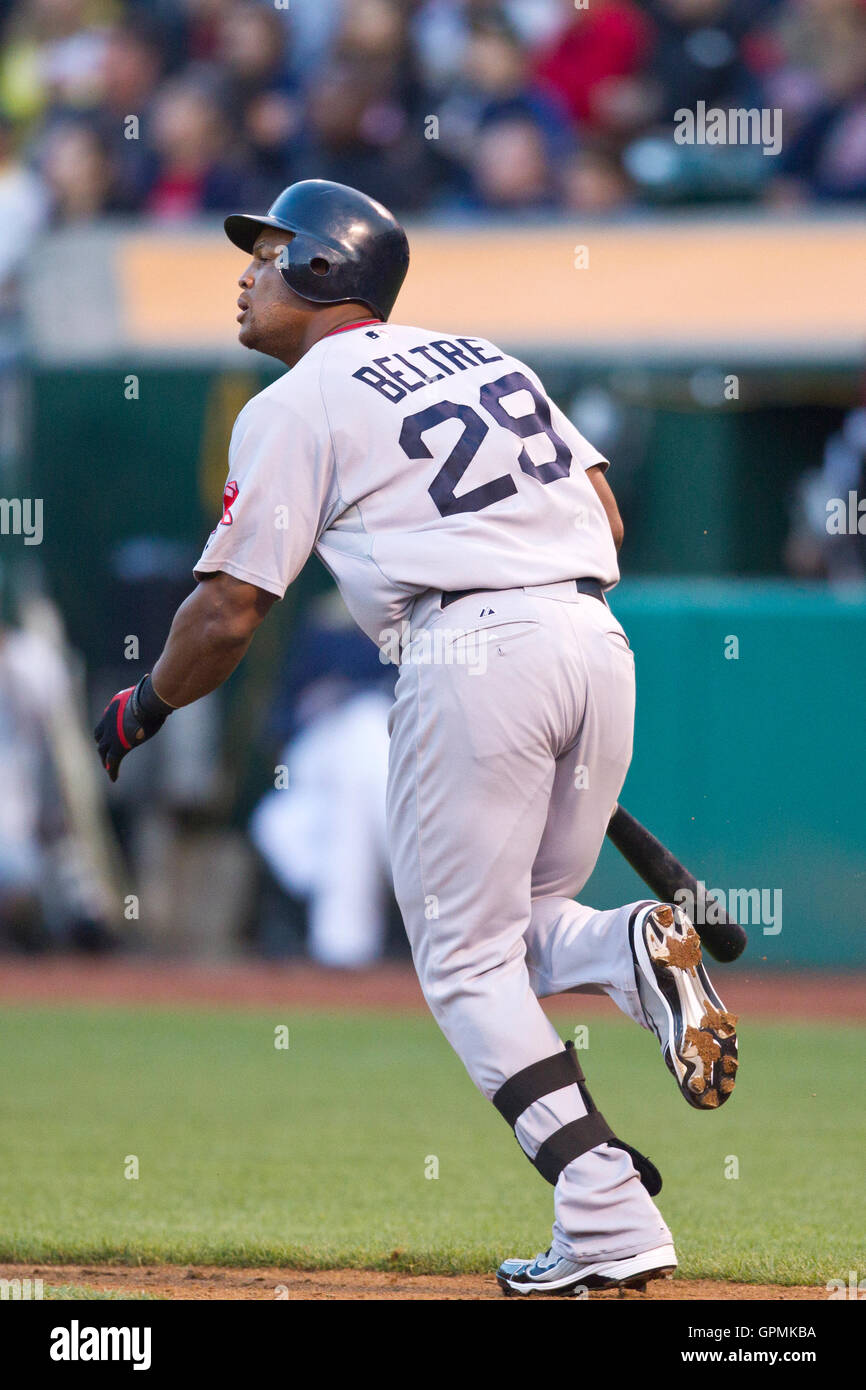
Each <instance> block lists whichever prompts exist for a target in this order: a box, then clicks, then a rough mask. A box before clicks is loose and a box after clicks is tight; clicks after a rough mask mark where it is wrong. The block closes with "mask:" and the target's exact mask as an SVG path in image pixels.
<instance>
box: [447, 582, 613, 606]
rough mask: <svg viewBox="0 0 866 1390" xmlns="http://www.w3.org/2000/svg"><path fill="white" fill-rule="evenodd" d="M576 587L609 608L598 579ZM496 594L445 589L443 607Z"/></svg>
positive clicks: (492, 591)
mask: <svg viewBox="0 0 866 1390" xmlns="http://www.w3.org/2000/svg"><path fill="white" fill-rule="evenodd" d="M574 583H575V587H576V589H577V592H578V593H579V594H589V596H590V598H597V599H598V601H599V603H603V604H604V605H605V607H606V606H607V599H606V598H605V596H604V589H603V588H602V587H601V584H600V583H599V582H598V580H597V579H575V581H574ZM490 593H496V590H495V589H443V591H442V602H441V605H440V606H441V607H442V608H447V607H448V605H449V603H456V602H457V600H458V599H459V598H468V597H469V595H470V594H490Z"/></svg>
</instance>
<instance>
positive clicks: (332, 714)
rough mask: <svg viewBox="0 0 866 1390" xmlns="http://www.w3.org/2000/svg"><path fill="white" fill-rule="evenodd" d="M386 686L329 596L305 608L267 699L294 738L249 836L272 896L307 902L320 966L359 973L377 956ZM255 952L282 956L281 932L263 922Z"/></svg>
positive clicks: (386, 873) (383, 901)
mask: <svg viewBox="0 0 866 1390" xmlns="http://www.w3.org/2000/svg"><path fill="white" fill-rule="evenodd" d="M293 673H294V674H293ZM392 687H393V678H392V675H391V674H389V673H388V671H386V669H385V668H383V667H382V665H381V664H380V662H379V658H378V653H377V651H376V649H375V647H373V646H372V644H371V643H370V642H369V640H368V639H367V638H366V637H364V636H363V634H361V633H359V632H358V631H357V629H356V628H354V626H353V625H352V622H351V619H350V618H349V615H348V613H347V611H346V609H345V608H344V606H343V603H342V600H341V599H340V598H339V596H338V595H337V594H336V593H331V594H328V595H327V596H325V597H324V598H323V599H321V600H319V601H318V602H317V603H316V604H314V605H313V607H312V610H311V613H310V616H309V618H308V619H307V621H306V623H305V626H304V628H303V629H302V630H301V632H300V633H299V634H298V638H297V644H296V645H295V646H294V650H293V654H292V658H291V664H290V669H289V672H288V673H286V680H285V686H284V688H281V690H280V692H279V696H278V705H279V706H281V707H282V715H281V719H282V721H285V719H286V716H287V715H288V716H289V717H290V718H291V721H292V726H293V733H292V736H291V738H290V739H289V741H288V743H287V744H286V746H285V748H284V749H283V751H282V752H281V753H280V755H279V764H278V768H277V778H276V781H277V786H276V788H275V790H273V791H270V792H268V794H267V795H266V796H265V797H264V798H263V799H262V801H260V802H259V805H258V806H257V808H256V810H255V812H254V813H253V818H252V822H251V825H250V833H251V836H252V839H253V843H254V844H255V845H256V848H257V849H258V850H259V853H260V854H261V855H262V857H263V859H264V860H265V862H266V864H267V865H268V868H269V869H270V871H271V873H272V875H273V877H274V879H275V880H276V882H277V883H278V884H279V886H280V887H281V889H282V890H283V892H284V893H286V894H288V895H289V896H290V898H296V899H303V900H304V901H305V902H306V904H307V913H308V930H307V949H308V951H309V953H310V955H311V956H312V957H313V959H314V960H316V961H318V962H319V964H321V965H328V966H336V967H342V968H345V969H352V968H356V967H358V966H363V965H369V964H371V963H372V962H373V961H375V960H376V959H377V958H378V957H379V956H380V955H381V954H382V951H383V948H384V944H385V936H386V928H387V919H388V912H387V902H388V894H389V884H390V869H389V865H388V855H387V849H386V833H385V790H386V784H387V778H388V712H389V710H390V708H391V704H392ZM281 769H282V770H283V771H282V773H281ZM287 915H288V914H287V911H286V909H285V908H284V910H283V917H284V919H285V918H286V917H287ZM259 945H260V947H262V948H263V949H264V951H265V953H266V954H281V953H283V952H284V951H285V948H286V943H285V932H284V931H283V932H280V930H279V926H277V927H274V926H271V927H270V928H269V930H268V931H267V934H266V939H262V936H261V933H260V940H259Z"/></svg>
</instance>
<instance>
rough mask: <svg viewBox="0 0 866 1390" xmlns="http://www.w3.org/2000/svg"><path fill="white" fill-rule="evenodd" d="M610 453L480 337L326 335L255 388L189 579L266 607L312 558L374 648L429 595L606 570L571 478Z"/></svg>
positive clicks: (587, 495)
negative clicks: (213, 520)
mask: <svg viewBox="0 0 866 1390" xmlns="http://www.w3.org/2000/svg"><path fill="white" fill-rule="evenodd" d="M594 464H602V465H604V466H605V467H606V466H607V461H606V460H605V459H604V457H603V456H602V455H601V454H600V453H599V452H598V450H597V449H594V448H593V447H592V445H591V444H589V443H587V441H586V440H585V439H584V438H583V436H582V435H581V434H580V433H579V432H578V431H577V430H576V429H575V427H574V425H572V424H571V422H570V421H569V420H568V419H567V417H566V416H565V415H564V414H563V412H562V411H561V410H559V408H558V407H557V406H556V405H555V404H554V403H553V402H552V401H551V400H550V399H549V398H548V396H547V395H546V393H545V391H544V388H543V387H542V385H541V382H540V381H539V379H538V377H537V376H536V375H535V373H534V372H533V371H532V370H531V369H530V368H529V367H527V366H526V365H525V363H523V362H520V361H519V360H518V359H517V358H515V357H511V356H509V355H508V354H507V353H505V352H502V351H501V350H500V349H499V348H497V347H494V346H493V344H491V343H489V342H486V341H484V340H481V339H477V338H455V337H449V336H446V335H443V334H437V333H433V332H431V331H429V330H427V329H421V328H407V327H399V326H396V325H392V324H387V325H384V324H378V323H377V324H375V325H370V326H368V325H362V326H361V327H357V328H351V329H349V330H348V331H345V330H343V331H338V332H337V333H334V334H331V335H330V336H329V337H327V338H325V339H323V340H322V341H321V342H319V343H317V344H316V346H315V347H314V348H312V350H311V351H310V352H309V353H307V355H306V356H305V357H304V358H303V359H302V360H301V362H300V363H299V364H298V365H297V366H296V367H294V368H293V369H292V370H291V371H290V372H287V373H286V374H285V375H284V376H281V377H280V378H279V379H278V380H277V381H275V382H274V383H273V384H272V385H270V386H268V387H267V388H266V389H265V390H264V391H261V392H260V393H259V394H258V395H257V396H255V397H254V398H253V399H252V400H251V401H250V402H249V403H248V404H247V405H246V406H245V407H244V409H243V410H242V411H241V413H240V415H239V416H238V418H237V421H236V424H235V428H234V432H233V434H232V440H231V447H230V452H229V477H228V483H227V486H226V492H225V497H224V513H223V517H222V520H221V521H220V522H219V524H218V525H217V526H216V528H215V529H214V531H213V532H212V534H211V536H210V539H209V540H208V542H207V545H206V546H205V549H204V553H203V555H202V557H201V559H200V561H199V563H198V565H197V566H196V574H205V573H210V572H212V571H215V570H224V571H226V573H228V574H231V575H234V577H235V578H237V579H244V580H247V581H248V582H249V583H251V584H256V585H258V586H259V587H260V588H262V589H266V590H267V591H268V592H269V593H273V594H277V595H278V596H279V597H282V595H283V594H284V593H285V591H286V588H287V587H288V585H289V584H290V583H291V582H292V580H293V579H294V578H295V577H296V576H297V574H298V572H299V571H300V569H301V568H302V566H303V565H304V563H305V561H306V560H307V558H308V556H309V555H310V554H311V552H312V551H314V550H315V552H316V554H317V555H318V556H319V557H320V559H321V560H322V561H323V562H324V564H325V565H326V566H327V568H328V569H329V570H330V572H331V573H332V575H333V576H334V579H335V580H336V582H337V584H338V586H339V588H340V591H341V593H342V595H343V598H344V599H345V601H346V604H347V606H348V608H349V610H350V612H351V613H352V615H353V617H354V618H355V620H356V621H357V622H358V624H359V625H360V626H361V627H362V628H363V630H364V631H365V632H366V633H367V634H368V636H370V637H372V639H373V640H374V641H375V642H377V643H379V644H380V645H381V644H382V634H383V633H385V632H390V631H393V629H394V628H395V627H397V626H399V624H400V623H401V622H402V620H403V619H404V618H405V617H406V616H407V614H408V611H409V610H410V609H411V606H412V603H413V601H414V599H415V597H416V596H417V594H419V593H420V592H422V591H423V590H427V589H440V590H441V589H446V590H459V589H470V588H482V587H484V588H491V589H508V588H510V587H512V586H513V585H524V584H546V583H552V582H556V581H559V580H563V579H573V578H578V577H585V576H586V577H594V578H597V579H599V580H600V581H601V582H602V584H603V585H604V586H605V587H606V588H607V587H610V586H611V585H613V584H615V583H616V581H617V579H618V577H619V572H618V569H617V562H616V551H615V549H614V545H613V541H612V539H611V533H610V527H609V526H608V523H607V520H606V517H605V514H604V509H603V507H602V505H601V503H600V502H599V500H598V497H597V495H596V493H595V490H594V488H593V487H592V485H591V483H590V482H589V480H588V478H587V477H586V473H585V470H586V469H587V468H590V467H592V466H593V465H594Z"/></svg>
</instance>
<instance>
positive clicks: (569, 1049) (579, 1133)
mask: <svg viewBox="0 0 866 1390" xmlns="http://www.w3.org/2000/svg"><path fill="white" fill-rule="evenodd" d="M574 1085H576V1086H577V1087H578V1089H579V1091H580V1094H581V1097H582V1098H583V1103H584V1105H585V1106H586V1110H587V1113H586V1114H585V1115H582V1116H581V1117H580V1119H577V1120H572V1121H571V1123H570V1124H567V1125H563V1126H562V1128H561V1129H558V1130H556V1131H555V1132H554V1133H553V1134H551V1135H550V1136H549V1138H547V1139H545V1141H544V1143H543V1144H542V1145H541V1147H540V1148H539V1150H538V1153H537V1154H536V1155H535V1158H534V1159H533V1160H532V1162H533V1163H534V1164H535V1167H536V1168H537V1169H538V1171H539V1173H540V1174H541V1176H542V1177H543V1178H546V1179H547V1181H548V1182H549V1183H551V1184H555V1183H556V1181H557V1179H558V1177H559V1175H560V1173H561V1172H562V1170H563V1168H565V1167H567V1166H568V1164H569V1163H572V1162H573V1161H574V1160H575V1159H576V1158H580V1156H581V1154H585V1153H588V1152H589V1150H590V1149H594V1148H595V1147H596V1145H598V1144H610V1145H611V1146H612V1147H614V1148H618V1149H624V1150H625V1152H626V1153H628V1154H629V1155H630V1156H631V1159H632V1162H633V1163H634V1166H635V1168H636V1169H637V1171H638V1173H639V1175H640V1180H641V1182H642V1183H643V1185H644V1187H645V1188H646V1190H647V1192H648V1193H649V1194H650V1196H651V1197H655V1196H656V1194H657V1193H658V1192H660V1191H661V1186H662V1180H661V1175H660V1173H659V1171H658V1169H657V1168H656V1167H655V1165H654V1164H652V1163H651V1162H650V1160H649V1159H648V1158H645V1157H644V1155H643V1154H642V1153H639V1152H638V1150H637V1149H633V1148H632V1147H631V1145H630V1144H626V1143H624V1142H623V1140H621V1139H617V1138H616V1135H615V1134H614V1132H613V1130H612V1129H611V1128H610V1125H609V1124H608V1123H607V1121H606V1120H605V1118H604V1116H603V1115H601V1114H600V1112H599V1111H598V1110H597V1109H596V1107H595V1104H594V1102H593V1099H592V1096H591V1095H590V1094H589V1090H588V1089H587V1085H586V1078H585V1077H584V1075H583V1072H582V1071H581V1068H580V1063H579V1062H578V1060H577V1053H576V1052H575V1048H574V1043H572V1042H567V1043H566V1044H565V1050H564V1051H563V1052H556V1053H554V1055H553V1056H552V1057H544V1058H543V1059H542V1060H541V1061H540V1062H533V1063H532V1065H531V1066H528V1067H524V1068H523V1070H522V1071H519V1072H516V1073H515V1075H514V1076H512V1077H509V1079H508V1080H507V1081H505V1082H503V1084H502V1085H501V1086H500V1088H499V1090H498V1091H497V1092H496V1095H495V1096H494V1097H493V1104H494V1105H495V1106H496V1108H497V1110H498V1111H499V1113H500V1115H502V1117H503V1119H505V1120H506V1121H507V1122H508V1124H510V1125H511V1127H512V1129H513V1128H514V1126H515V1125H516V1123H517V1121H518V1120H519V1118H520V1116H521V1115H522V1114H523V1112H524V1110H527V1109H528V1108H529V1106H530V1105H533V1104H534V1103H535V1101H537V1100H541V1099H542V1097H543V1096H547V1095H550V1094H551V1092H553V1091H561V1090H563V1089H564V1088H565V1087H566V1086H574Z"/></svg>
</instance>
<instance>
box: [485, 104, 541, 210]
mask: <svg viewBox="0 0 866 1390" xmlns="http://www.w3.org/2000/svg"><path fill="white" fill-rule="evenodd" d="M473 174H474V192H475V196H476V200H477V202H478V203H479V204H480V205H481V206H483V207H486V208H490V209H493V210H506V209H507V210H509V211H512V212H518V211H521V210H531V209H533V210H534V209H544V208H550V207H552V206H553V205H554V186H553V177H552V174H551V170H550V166H549V164H548V160H547V154H546V151H545V146H544V139H543V137H542V133H541V131H540V129H539V127H538V125H537V124H536V123H535V122H534V121H532V120H530V119H529V118H528V117H525V116H505V117H503V118H501V119H500V120H497V121H493V122H491V123H490V124H489V125H485V126H483V127H482V129H481V131H480V133H479V135H478V142H477V149H476V153H475V160H474V166H473Z"/></svg>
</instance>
